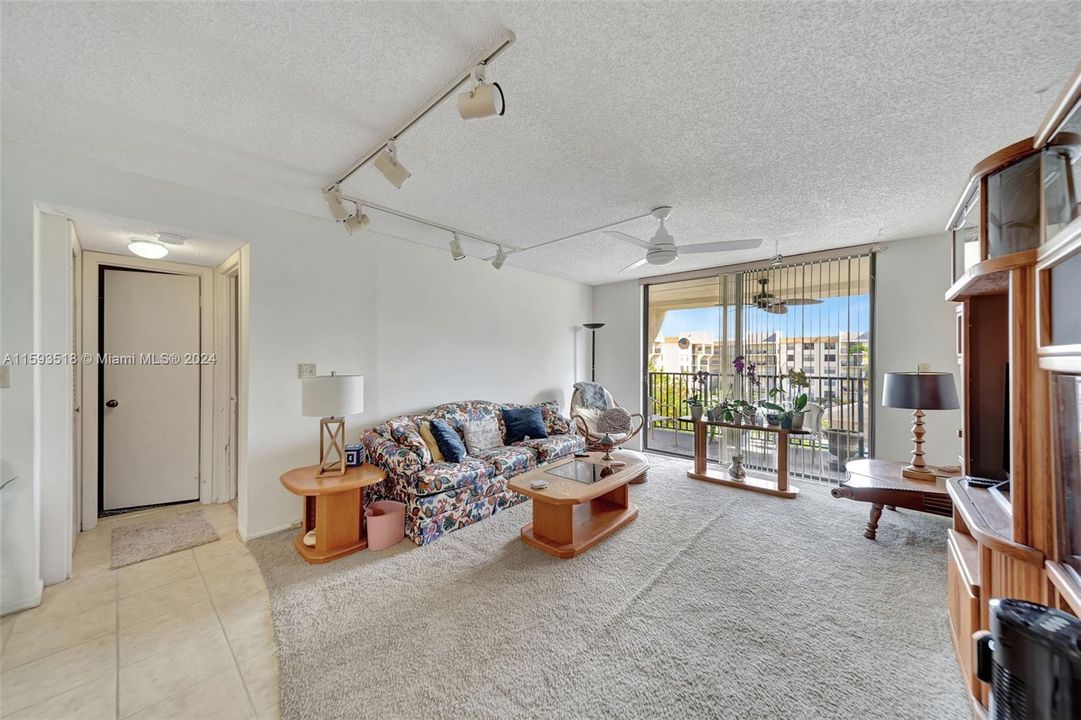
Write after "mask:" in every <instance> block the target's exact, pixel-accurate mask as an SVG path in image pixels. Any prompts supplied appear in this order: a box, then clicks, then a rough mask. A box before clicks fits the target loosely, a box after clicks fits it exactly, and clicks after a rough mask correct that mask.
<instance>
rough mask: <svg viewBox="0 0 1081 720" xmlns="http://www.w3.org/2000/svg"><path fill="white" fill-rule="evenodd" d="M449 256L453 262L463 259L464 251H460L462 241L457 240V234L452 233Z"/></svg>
mask: <svg viewBox="0 0 1081 720" xmlns="http://www.w3.org/2000/svg"><path fill="white" fill-rule="evenodd" d="M450 256H451V257H452V258H454V259H455V260H461V259H462V258H464V257H465V250H462V241H461V240H459V239H458V233H452V237H451V241H450Z"/></svg>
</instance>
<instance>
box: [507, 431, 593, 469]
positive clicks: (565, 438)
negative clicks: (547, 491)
mask: <svg viewBox="0 0 1081 720" xmlns="http://www.w3.org/2000/svg"><path fill="white" fill-rule="evenodd" d="M515 444H516V445H519V446H521V447H527V448H529V449H530V450H533V451H535V452H536V453H537V462H540V463H548V462H552V461H553V460H558V459H559V458H561V457H567V456H568V455H573V454H574V453H576V452H583V451H584V450H585V449H586V441H585V440H584V439H583V438H582V436H581V435H549V436H548V437H546V438H537V439H533V440H523V441H521V442H520V443H515Z"/></svg>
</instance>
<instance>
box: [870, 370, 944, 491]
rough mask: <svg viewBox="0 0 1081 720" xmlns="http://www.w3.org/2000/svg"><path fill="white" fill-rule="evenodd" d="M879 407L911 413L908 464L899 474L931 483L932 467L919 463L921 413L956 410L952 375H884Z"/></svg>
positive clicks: (922, 462)
mask: <svg viewBox="0 0 1081 720" xmlns="http://www.w3.org/2000/svg"><path fill="white" fill-rule="evenodd" d="M882 406H883V407H890V408H905V409H909V410H915V412H913V413H912V417H913V418H914V419H913V421H912V442H913V447H912V463H911V464H909V465H906V466H905V468H904V470H902V472H901V474H902V475H904V476H905V477H906V478H911V479H913V480H934V479H935V473H934V468H933V467H932V466H930V465H927V464H926V463H925V462H924V461H923V435H924V430H923V411H924V410H956V409H957V408H958V407H959V405H958V404H957V388H956V387H955V386H954V384H953V373H948V372H888V373H886V376H885V382H883V384H882Z"/></svg>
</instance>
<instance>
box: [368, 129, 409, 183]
mask: <svg viewBox="0 0 1081 720" xmlns="http://www.w3.org/2000/svg"><path fill="white" fill-rule="evenodd" d="M374 164H375V167H376V168H378V170H379V172H381V173H383V177H385V178H386V179H387V180H388V181H389V182H390V184H391V185H393V186H394V187H396V188H398V189H401V187H402V185H405V181H406V180H408V179H409V176H410V175H412V174H413V173H411V172H409V171H408V170H406V169H405V167H404V166H403V165H402V164H401V163H399V162H398V149H397V148H396V147H395V144H394V141H393V140H388V141H387V147H386V148H385V149H384V150H383V152H381V153H379V155H377V156H376V158H375V163H374Z"/></svg>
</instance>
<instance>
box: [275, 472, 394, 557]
mask: <svg viewBox="0 0 1081 720" xmlns="http://www.w3.org/2000/svg"><path fill="white" fill-rule="evenodd" d="M319 472H320V467H319V466H318V465H309V466H307V467H301V468H295V469H293V470H290V471H289V472H287V473H285V474H284V475H282V476H281V483H282V485H284V486H285V488H286V489H287V490H288V491H289V492H291V493H293V494H294V495H300V496H301V497H302V498H303V499H304V515H303V522H302V523H301V527H300V533H299V534H298V535H297V536H296V539H295V540H294V541H293V545H294V546H295V547H296V549H297V552H298V553H300V556H301V557H302V558H304V559H305V560H307V561H308V562H310V563H325V562H330V561H331V560H336V559H337V558H340V557H343V556H345V555H349V554H352V553H355V552H357V551H358V550H363V549H364V548H366V547H368V539H367V537H366V536H365V533H364V488H366V487H368V486H369V485H374V484H376V483H377V482H382V481H383V479H384V478H386V473H384V472H383V471H382V470H380V469H379V468H377V467H376V466H374V465H370V464H368V463H363V464H361V465H355V466H353V467H348V468H346V469H345V474H344V475H332V476H324V477H319ZM313 529H314V530H315V547H308V546H307V545H305V544H304V536H305V535H306V534H307V533H308V531H309V530H313Z"/></svg>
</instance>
